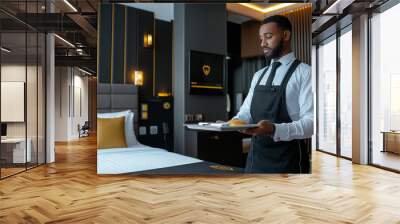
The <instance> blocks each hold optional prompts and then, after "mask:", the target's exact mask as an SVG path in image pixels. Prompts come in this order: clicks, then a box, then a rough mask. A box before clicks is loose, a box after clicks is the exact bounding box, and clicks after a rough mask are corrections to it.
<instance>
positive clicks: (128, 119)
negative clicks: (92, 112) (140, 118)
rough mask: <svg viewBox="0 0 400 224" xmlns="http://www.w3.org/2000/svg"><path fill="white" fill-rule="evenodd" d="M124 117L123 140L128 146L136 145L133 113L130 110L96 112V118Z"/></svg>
mask: <svg viewBox="0 0 400 224" xmlns="http://www.w3.org/2000/svg"><path fill="white" fill-rule="evenodd" d="M117 117H125V142H126V144H127V145H128V147H132V146H135V145H138V144H139V142H138V140H137V139H136V135H135V129H134V127H133V126H134V113H133V112H131V110H124V111H118V112H112V113H97V118H117Z"/></svg>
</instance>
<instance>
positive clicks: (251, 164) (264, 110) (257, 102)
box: [245, 60, 310, 173]
mask: <svg viewBox="0 0 400 224" xmlns="http://www.w3.org/2000/svg"><path fill="white" fill-rule="evenodd" d="M299 64H300V61H298V60H295V61H294V62H293V63H292V65H291V66H290V68H289V69H288V71H287V73H286V75H285V77H284V79H283V80H282V83H281V85H280V86H274V85H272V81H273V79H274V77H273V75H270V77H268V80H267V83H266V85H265V86H264V85H260V82H261V80H262V78H263V76H264V75H265V73H266V72H267V70H268V69H264V72H263V73H262V75H261V76H260V78H259V80H258V82H257V85H256V86H255V88H254V94H253V99H252V101H251V107H250V113H251V117H252V119H253V122H254V123H258V122H259V121H261V120H269V121H271V122H272V123H275V124H279V123H290V122H292V120H291V119H290V117H289V114H288V111H287V107H286V86H287V83H288V81H289V79H290V77H291V76H292V74H293V72H294V70H295V69H296V68H297V66H298V65H299ZM251 143H252V144H251V149H250V152H249V155H248V157H247V162H246V170H245V171H246V172H247V173H309V172H310V160H309V154H308V150H307V148H306V144H305V140H304V139H302V140H292V141H278V142H275V141H274V140H273V138H272V137H270V136H266V135H259V136H253V137H252V141H251Z"/></svg>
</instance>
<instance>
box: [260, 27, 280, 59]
mask: <svg viewBox="0 0 400 224" xmlns="http://www.w3.org/2000/svg"><path fill="white" fill-rule="evenodd" d="M259 35H260V40H261V48H262V49H263V52H264V55H265V57H267V58H269V59H272V58H278V57H279V56H280V55H281V52H282V49H283V44H284V31H283V30H282V29H280V28H279V27H278V25H277V24H276V23H274V22H271V23H267V24H263V25H262V26H261V27H260V31H259Z"/></svg>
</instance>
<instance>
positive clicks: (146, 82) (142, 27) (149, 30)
mask: <svg viewBox="0 0 400 224" xmlns="http://www.w3.org/2000/svg"><path fill="white" fill-rule="evenodd" d="M138 15H139V16H138V31H139V32H138V34H139V36H138V40H139V45H138V46H139V69H140V70H142V71H143V86H142V87H141V88H140V89H139V95H140V97H143V98H149V97H153V96H154V66H153V65H154V57H153V56H154V48H153V47H154V43H153V47H149V48H145V47H144V46H143V45H144V41H143V40H144V35H145V34H151V35H152V36H153V39H154V14H153V13H152V12H147V11H142V10H141V11H139V12H138ZM153 42H154V41H153Z"/></svg>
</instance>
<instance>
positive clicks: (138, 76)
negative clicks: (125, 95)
mask: <svg viewBox="0 0 400 224" xmlns="http://www.w3.org/2000/svg"><path fill="white" fill-rule="evenodd" d="M133 78H134V83H135V86H142V85H143V71H138V70H136V71H135V72H134V77H133Z"/></svg>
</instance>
